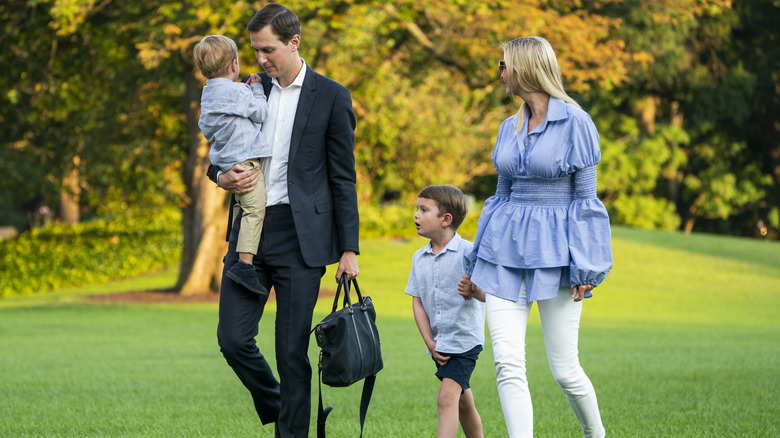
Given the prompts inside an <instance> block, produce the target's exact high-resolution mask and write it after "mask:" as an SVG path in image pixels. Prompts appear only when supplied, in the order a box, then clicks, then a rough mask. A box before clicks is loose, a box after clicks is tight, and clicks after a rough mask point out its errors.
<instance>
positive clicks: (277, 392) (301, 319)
mask: <svg viewBox="0 0 780 438" xmlns="http://www.w3.org/2000/svg"><path fill="white" fill-rule="evenodd" d="M240 224H241V215H240V214H239V215H237V217H236V218H235V221H234V223H233V228H232V230H231V233H230V239H229V246H228V253H227V256H226V258H225V268H224V269H223V272H222V288H221V290H220V298H219V326H218V327H217V339H218V341H219V346H220V350H221V351H222V354H223V355H224V356H225V359H226V360H227V363H228V364H229V365H230V366H231V367H232V368H233V371H234V372H235V373H236V375H237V376H238V378H239V379H240V380H241V382H242V383H243V384H244V386H246V388H247V389H248V390H249V392H250V394H251V395H252V399H253V400H254V403H255V409H256V410H257V414H258V415H259V416H260V421H262V423H263V424H267V423H271V422H277V427H278V430H279V432H280V434H281V436H283V437H307V436H308V433H309V419H310V415H311V378H312V370H311V365H310V364H309V357H308V350H309V338H310V334H311V324H312V313H313V312H314V305H315V304H316V302H317V295H318V294H319V289H320V280H321V278H322V276H323V275H324V274H325V267H324V266H322V267H314V268H312V267H309V266H306V264H305V263H304V261H303V257H302V255H301V249H300V246H299V244H298V237H297V235H296V233H295V227H294V224H293V218H292V212H291V211H290V206H289V205H281V206H273V207H269V208H268V209H267V210H266V216H265V223H264V225H263V233H262V237H261V238H260V248H259V251H258V254H257V255H256V256H255V258H254V265H255V269H257V273H258V276H259V278H260V282H261V283H262V284H263V286H265V287H266V288H267V289H269V290H270V289H271V286H273V288H274V294H275V296H276V303H277V311H276V324H275V329H274V331H275V345H276V369H277V371H278V373H279V381H277V380H276V378H275V377H274V375H273V371H272V370H271V367H270V365H269V364H268V362H267V361H266V359H265V357H263V355H262V353H260V350H259V349H258V348H257V344H256V341H255V337H257V336H258V335H260V336H264V337H268V336H271V333H266V332H264V333H258V332H259V330H258V323H259V322H260V318H261V317H262V316H263V309H264V307H265V303H266V301H267V298H265V297H261V296H259V295H257V294H254V293H252V292H250V291H248V290H246V289H244V288H243V287H242V286H241V285H239V284H238V283H236V282H234V281H233V280H231V279H229V278H227V277H226V276H225V272H227V269H228V268H229V267H230V266H232V265H233V263H235V262H236V259H237V258H238V254H237V253H236V242H237V240H238V231H239V227H240Z"/></svg>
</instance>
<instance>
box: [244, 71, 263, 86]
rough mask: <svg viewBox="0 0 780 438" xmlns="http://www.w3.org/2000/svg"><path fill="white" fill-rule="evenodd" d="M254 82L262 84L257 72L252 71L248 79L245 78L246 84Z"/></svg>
mask: <svg viewBox="0 0 780 438" xmlns="http://www.w3.org/2000/svg"><path fill="white" fill-rule="evenodd" d="M254 83H258V84H262V83H263V80H262V79H261V78H260V75H259V74H257V73H252V74H251V75H249V79H247V80H246V84H247V85H252V84H254Z"/></svg>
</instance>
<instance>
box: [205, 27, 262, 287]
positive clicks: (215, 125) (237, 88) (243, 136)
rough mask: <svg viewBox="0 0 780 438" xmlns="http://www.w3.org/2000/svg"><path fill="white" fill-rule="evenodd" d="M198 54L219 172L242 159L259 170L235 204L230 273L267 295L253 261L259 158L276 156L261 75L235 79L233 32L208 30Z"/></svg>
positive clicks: (209, 135) (208, 133)
mask: <svg viewBox="0 0 780 438" xmlns="http://www.w3.org/2000/svg"><path fill="white" fill-rule="evenodd" d="M193 55H194V57H195V63H196V64H197V65H198V67H199V68H200V71H201V72H202V73H203V76H205V77H206V79H207V81H206V86H205V87H203V94H202V95H201V99H200V111H201V113H200V120H198V126H199V127H200V130H201V131H202V132H203V135H204V136H205V137H206V139H207V140H208V141H209V142H211V143H213V145H212V146H211V150H210V151H209V159H210V160H211V164H213V165H214V166H216V167H218V168H219V170H220V172H227V171H229V170H230V169H231V168H232V167H233V166H235V165H236V164H240V165H241V167H243V168H244V170H245V171H254V172H257V173H258V182H257V185H256V186H255V188H254V190H253V191H251V192H249V193H245V194H243V195H236V205H238V206H240V207H241V210H243V213H242V216H241V229H240V231H239V235H238V246H237V247H236V252H238V261H237V262H236V263H235V264H234V265H233V266H232V267H231V268H229V269H228V271H227V273H226V275H227V276H228V278H230V279H231V280H233V281H235V282H237V283H239V284H241V285H242V286H244V287H245V288H247V289H248V290H250V291H252V292H254V293H256V294H260V295H268V290H267V289H266V288H265V287H264V286H263V285H262V284H261V283H260V280H259V279H258V277H257V271H256V270H255V267H254V265H253V264H252V261H253V259H254V256H255V255H256V254H257V251H258V247H259V243H260V234H261V233H262V231H263V219H264V218H265V203H266V196H265V183H264V181H263V171H262V169H261V167H260V158H265V157H270V156H271V146H270V145H269V144H268V142H267V141H266V139H265V136H264V135H263V133H262V131H261V128H262V126H263V125H262V123H263V122H264V121H265V119H266V117H267V116H268V103H267V102H266V97H265V93H264V92H263V86H262V84H261V79H260V76H258V75H257V74H252V75H251V76H250V77H249V79H248V80H247V81H246V83H241V82H236V80H237V79H238V48H237V47H236V43H235V42H234V41H233V40H232V39H230V38H228V37H225V36H222V35H206V36H205V37H203V39H201V40H200V42H199V43H198V44H197V45H196V46H195V49H194V50H193ZM217 180H219V179H217Z"/></svg>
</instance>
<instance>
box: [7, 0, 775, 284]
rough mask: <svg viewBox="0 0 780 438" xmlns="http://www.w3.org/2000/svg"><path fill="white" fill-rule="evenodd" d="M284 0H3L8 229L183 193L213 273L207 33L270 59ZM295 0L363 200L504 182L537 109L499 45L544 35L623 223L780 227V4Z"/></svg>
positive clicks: (215, 237) (217, 201)
mask: <svg viewBox="0 0 780 438" xmlns="http://www.w3.org/2000/svg"><path fill="white" fill-rule="evenodd" d="M264 4H265V3H264V2H254V3H251V2H234V1H225V0H190V1H171V2H168V1H160V0H148V1H143V2H127V1H122V2H120V1H116V0H57V1H55V0H28V1H21V0H10V1H6V2H4V3H3V4H2V5H0V18H1V19H2V21H1V23H2V24H1V25H2V27H3V29H2V34H0V47H2V53H0V62H2V65H3V69H2V71H0V90H1V91H2V95H0V99H2V103H1V104H0V174H2V175H3V184H1V185H0V206H2V207H3V208H1V209H0V225H11V226H14V227H16V228H17V229H20V230H24V229H27V228H29V227H31V226H34V225H35V224H37V223H39V222H41V221H44V220H46V219H47V218H51V217H53V218H55V219H56V220H58V221H60V222H66V223H76V222H79V221H83V220H87V219H89V218H92V217H106V216H110V215H112V214H117V213H122V214H129V213H132V212H134V211H139V210H150V209H151V210H154V209H160V208H164V207H166V206H171V205H174V206H178V207H180V208H181V209H182V213H183V214H182V217H183V219H182V229H183V236H184V248H183V251H182V273H181V277H180V280H179V284H178V287H179V288H181V289H182V290H185V289H187V288H204V287H211V288H213V286H214V284H215V281H218V275H217V271H216V269H215V268H205V267H206V266H212V265H213V266H216V267H217V269H218V267H219V263H218V262H219V260H220V259H221V254H222V252H221V251H218V250H215V246H216V245H219V244H220V242H221V240H222V239H223V238H224V235H223V234H222V233H223V230H224V221H225V217H226V214H225V196H224V193H223V192H222V191H221V190H217V189H215V188H214V185H213V184H212V183H210V182H208V181H206V180H205V178H204V174H205V166H207V165H208V155H207V152H208V144H206V142H205V140H204V139H203V137H202V135H201V134H200V131H199V130H198V127H197V119H198V116H199V101H200V90H201V88H202V86H203V83H204V78H203V77H202V76H200V74H199V72H198V70H197V67H195V66H194V65H193V60H192V48H193V46H194V45H195V43H197V41H199V40H200V38H201V37H202V36H203V35H205V34H209V33H220V34H224V35H227V36H229V37H231V38H233V39H235V40H236V42H237V43H238V45H239V52H240V53H239V55H240V57H241V68H242V73H243V74H248V73H251V72H254V71H258V67H257V63H256V61H255V59H254V57H253V52H252V50H251V48H250V47H249V41H248V35H247V32H246V30H245V26H246V23H248V21H249V19H250V18H251V17H252V15H253V14H254V12H255V11H256V10H257V9H259V8H261V7H262V6H263V5H264ZM284 4H285V5H286V6H288V7H290V8H291V9H292V10H294V11H296V12H297V13H298V15H299V17H300V18H301V21H302V22H303V35H302V46H301V52H302V56H303V57H304V59H305V60H306V62H307V63H308V64H309V65H310V66H312V67H313V68H314V69H316V70H318V71H319V72H321V73H323V74H325V75H327V76H330V77H331V78H333V79H335V80H336V81H338V82H340V83H342V84H344V85H345V86H346V87H347V88H349V89H350V91H351V92H352V97H353V101H354V108H355V113H356V115H357V118H358V128H357V143H356V157H357V166H358V178H359V181H358V192H359V196H360V201H361V203H363V204H366V205H367V204H372V205H380V204H382V203H386V202H395V203H401V204H404V203H408V204H409V205H411V203H413V202H414V199H415V197H416V193H417V191H418V190H419V189H420V188H421V187H423V186H425V185H427V184H431V183H449V184H454V185H457V186H460V187H462V188H463V189H464V191H466V192H468V193H471V194H474V195H475V196H476V197H477V198H478V199H484V198H485V197H487V196H489V195H490V194H492V191H493V190H494V189H495V171H494V170H493V167H492V163H491V161H490V153H491V151H492V148H493V142H494V141H495V135H496V133H497V130H498V126H499V124H500V122H501V120H503V119H504V118H506V117H508V116H509V115H511V114H512V113H514V112H515V111H516V109H517V103H516V102H513V101H511V100H509V99H507V98H506V96H505V95H504V88H503V84H502V83H501V81H500V79H499V77H498V70H497V61H498V60H499V58H500V47H501V45H502V43H505V42H508V41H510V40H512V39H514V38H516V37H519V36H524V35H539V36H543V37H545V38H546V39H547V40H549V41H550V42H551V44H552V45H553V47H554V48H555V50H556V52H557V55H558V58H559V62H560V64H561V68H562V70H563V74H564V79H565V82H566V86H567V88H568V90H569V91H570V92H571V94H572V95H573V96H575V98H577V99H578V100H579V101H580V102H581V104H582V105H583V107H584V108H585V109H586V110H587V111H588V112H589V113H590V114H591V115H592V117H593V119H594V121H595V122H596V125H597V126H598V128H599V132H600V134H601V149H602V154H603V159H602V163H601V164H600V166H599V179H600V187H599V189H600V196H601V197H602V199H603V201H604V203H605V204H606V206H607V208H608V210H609V212H610V215H611V218H612V221H613V223H616V224H626V225H630V226H636V227H643V228H656V229H665V230H684V231H686V232H691V231H704V232H717V233H728V234H735V235H743V236H755V237H762V238H769V239H777V238H778V229H780V217H779V216H780V214H779V211H780V210H779V207H780V190H778V188H779V187H780V119H779V118H778V110H780V102H779V101H778V100H779V99H780V77H778V75H779V73H778V72H780V41H778V36H779V35H778V32H777V23H779V22H780V2H779V1H777V0H744V1H739V2H734V3H732V2H731V1H729V0H654V1H644V0H598V1H597V0H548V1H533V0H526V1H482V2H474V1H464V0H455V1H439V0H415V1H396V2H373V1H360V0H353V1H328V0H318V1H297V0H296V1H289V2H286V3H284ZM210 269H211V271H214V272H213V275H212V274H208V275H205V274H204V273H206V272H210V271H209V270H210ZM193 270H195V271H196V272H198V273H199V275H197V276H191V275H189V273H190V272H192V271H193ZM194 277H197V278H194Z"/></svg>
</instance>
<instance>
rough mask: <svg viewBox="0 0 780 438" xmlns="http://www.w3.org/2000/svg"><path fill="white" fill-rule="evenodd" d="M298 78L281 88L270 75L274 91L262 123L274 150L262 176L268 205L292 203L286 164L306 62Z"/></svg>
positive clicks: (269, 96) (269, 98) (264, 132)
mask: <svg viewBox="0 0 780 438" xmlns="http://www.w3.org/2000/svg"><path fill="white" fill-rule="evenodd" d="M301 61H302V62H303V66H302V67H301V71H300V72H299V73H298V76H296V77H295V80H294V81H293V82H292V84H290V85H289V86H287V87H284V88H282V87H281V86H280V85H279V82H278V81H277V80H276V78H271V92H270V94H269V95H268V118H267V119H266V120H265V123H263V134H264V135H265V139H266V141H267V142H268V144H270V145H271V147H272V149H273V152H272V153H271V158H270V160H269V159H264V160H263V164H262V166H263V175H264V177H265V187H266V199H267V201H266V206H269V207H270V206H272V205H278V204H289V203H290V198H289V196H288V195H287V163H288V161H289V158H290V139H291V138H292V130H293V123H294V122H295V113H296V112H297V110H298V99H299V98H300V96H301V89H302V88H303V78H304V77H305V76H306V62H305V61H303V59H301Z"/></svg>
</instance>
